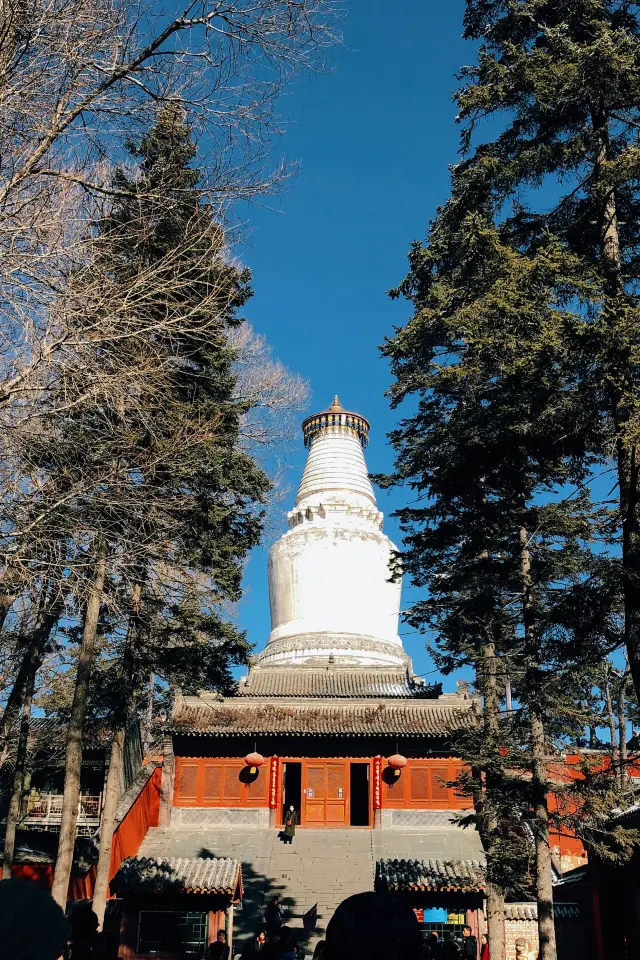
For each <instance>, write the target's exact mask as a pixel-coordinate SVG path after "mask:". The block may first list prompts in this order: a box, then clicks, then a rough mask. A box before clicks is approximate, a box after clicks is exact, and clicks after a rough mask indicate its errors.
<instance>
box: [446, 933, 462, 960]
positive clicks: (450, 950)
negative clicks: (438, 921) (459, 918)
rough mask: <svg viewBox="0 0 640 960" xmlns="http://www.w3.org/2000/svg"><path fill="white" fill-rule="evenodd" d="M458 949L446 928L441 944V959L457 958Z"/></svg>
mask: <svg viewBox="0 0 640 960" xmlns="http://www.w3.org/2000/svg"><path fill="white" fill-rule="evenodd" d="M459 956H460V951H459V950H458V944H457V943H456V942H455V940H454V939H453V934H452V933H451V931H450V930H446V931H445V934H444V940H443V944H442V960H458V957H459Z"/></svg>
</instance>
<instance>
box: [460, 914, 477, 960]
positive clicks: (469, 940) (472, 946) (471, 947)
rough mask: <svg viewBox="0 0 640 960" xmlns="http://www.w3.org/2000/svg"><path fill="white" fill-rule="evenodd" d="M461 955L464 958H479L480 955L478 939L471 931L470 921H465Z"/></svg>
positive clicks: (465, 959)
mask: <svg viewBox="0 0 640 960" xmlns="http://www.w3.org/2000/svg"><path fill="white" fill-rule="evenodd" d="M460 956H461V957H463V958H464V960H477V956H478V941H477V940H476V938H475V937H474V935H473V934H472V932H471V927H470V926H469V924H468V923H465V925H464V927H463V928H462V946H461V950H460Z"/></svg>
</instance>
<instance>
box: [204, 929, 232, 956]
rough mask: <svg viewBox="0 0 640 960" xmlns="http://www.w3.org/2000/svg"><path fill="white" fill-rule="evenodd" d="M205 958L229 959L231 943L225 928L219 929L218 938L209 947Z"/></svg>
mask: <svg viewBox="0 0 640 960" xmlns="http://www.w3.org/2000/svg"><path fill="white" fill-rule="evenodd" d="M205 960H229V944H228V943H227V935H226V933H225V932H224V930H218V935H217V937H216V939H215V940H214V941H213V943H210V944H209V946H208V947H207V952H206V954H205Z"/></svg>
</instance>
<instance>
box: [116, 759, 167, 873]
mask: <svg viewBox="0 0 640 960" xmlns="http://www.w3.org/2000/svg"><path fill="white" fill-rule="evenodd" d="M161 784H162V768H161V767H156V769H155V770H154V771H153V773H152V774H151V776H150V777H149V779H148V780H147V782H146V784H145V785H144V787H143V789H142V790H141V792H140V794H139V795H138V797H137V799H136V801H135V803H134V804H133V806H132V807H131V809H130V810H129V812H128V813H127V815H126V817H125V818H124V820H123V821H122V823H121V824H120V826H119V827H118V829H117V830H116V832H115V833H114V835H113V847H112V848H111V867H110V869H109V880H112V879H113V877H115V875H116V873H117V872H118V870H119V869H120V864H121V863H122V861H123V860H126V858H127V857H135V855H136V854H137V852H138V850H139V849H140V845H141V843H142V841H143V840H144V838H145V835H146V833H147V830H148V829H149V827H157V826H158V814H159V812H160V789H161Z"/></svg>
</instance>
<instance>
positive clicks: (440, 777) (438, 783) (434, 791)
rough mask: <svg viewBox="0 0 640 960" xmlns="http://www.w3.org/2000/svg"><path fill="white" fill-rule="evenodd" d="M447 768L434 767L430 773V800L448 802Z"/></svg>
mask: <svg viewBox="0 0 640 960" xmlns="http://www.w3.org/2000/svg"><path fill="white" fill-rule="evenodd" d="M447 780H448V777H447V768H446V767H434V768H433V769H432V771H431V799H432V800H435V801H438V800H441V801H444V802H448V800H449V788H448V787H447Z"/></svg>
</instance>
